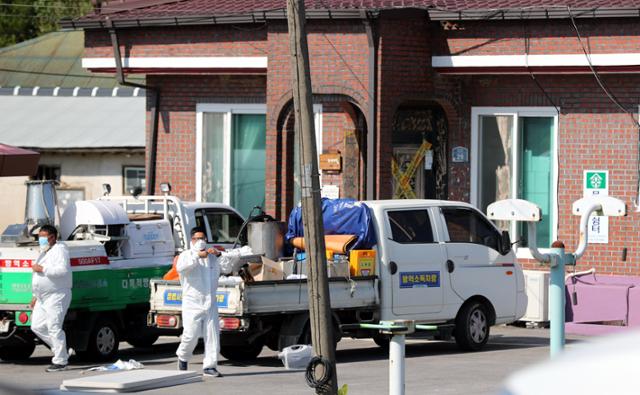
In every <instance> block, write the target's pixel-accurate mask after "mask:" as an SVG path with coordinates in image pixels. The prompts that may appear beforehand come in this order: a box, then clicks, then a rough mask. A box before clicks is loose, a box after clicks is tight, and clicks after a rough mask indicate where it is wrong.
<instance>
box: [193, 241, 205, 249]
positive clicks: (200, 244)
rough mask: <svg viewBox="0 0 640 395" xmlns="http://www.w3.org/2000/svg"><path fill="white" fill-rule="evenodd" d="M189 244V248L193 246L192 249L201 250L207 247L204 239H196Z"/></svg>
mask: <svg viewBox="0 0 640 395" xmlns="http://www.w3.org/2000/svg"><path fill="white" fill-rule="evenodd" d="M191 246H192V247H191V248H193V249H194V251H203V250H204V249H205V248H206V247H207V245H206V243H205V242H204V240H198V241H196V242H195V243H193V244H192V245H191Z"/></svg>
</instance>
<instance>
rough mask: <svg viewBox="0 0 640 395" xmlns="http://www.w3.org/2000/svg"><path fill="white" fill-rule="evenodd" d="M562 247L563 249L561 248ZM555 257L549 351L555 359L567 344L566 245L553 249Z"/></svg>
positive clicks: (550, 303) (552, 266)
mask: <svg viewBox="0 0 640 395" xmlns="http://www.w3.org/2000/svg"><path fill="white" fill-rule="evenodd" d="M554 244H555V243H554ZM560 246H561V247H560ZM551 254H552V255H553V258H552V262H551V268H550V272H551V273H550V276H549V277H550V278H549V321H550V339H549V350H550V354H551V357H552V358H553V357H555V356H557V355H558V354H560V353H561V352H562V349H563V348H564V342H565V333H564V308H565V307H564V305H565V289H564V288H565V287H564V267H565V259H566V257H565V253H564V245H563V244H561V243H558V247H555V248H552V249H551Z"/></svg>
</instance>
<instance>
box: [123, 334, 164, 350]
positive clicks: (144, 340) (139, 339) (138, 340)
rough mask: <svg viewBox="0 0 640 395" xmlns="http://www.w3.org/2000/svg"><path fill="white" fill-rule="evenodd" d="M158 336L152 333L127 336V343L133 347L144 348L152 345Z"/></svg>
mask: <svg viewBox="0 0 640 395" xmlns="http://www.w3.org/2000/svg"><path fill="white" fill-rule="evenodd" d="M159 337H160V336H159V335H156V334H154V333H145V334H141V335H138V336H134V337H129V338H128V339H127V343H129V344H131V345H132V346H133V347H138V348H146V347H151V346H153V343H155V342H156V341H157V340H158V338H159Z"/></svg>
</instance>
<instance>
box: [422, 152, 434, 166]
mask: <svg viewBox="0 0 640 395" xmlns="http://www.w3.org/2000/svg"><path fill="white" fill-rule="evenodd" d="M424 169H425V170H431V169H433V150H427V152H425V153H424Z"/></svg>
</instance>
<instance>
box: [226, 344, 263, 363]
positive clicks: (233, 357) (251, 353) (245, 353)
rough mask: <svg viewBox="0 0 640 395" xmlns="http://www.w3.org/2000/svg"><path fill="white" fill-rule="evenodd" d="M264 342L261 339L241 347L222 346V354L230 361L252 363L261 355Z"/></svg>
mask: <svg viewBox="0 0 640 395" xmlns="http://www.w3.org/2000/svg"><path fill="white" fill-rule="evenodd" d="M263 346H264V342H263V341H262V340H261V339H258V340H255V341H254V342H252V343H249V344H246V345H241V346H224V345H222V346H220V354H221V355H222V356H223V357H225V358H227V359H228V360H230V361H252V360H254V359H256V358H257V357H258V355H260V353H261V352H262V347H263Z"/></svg>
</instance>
